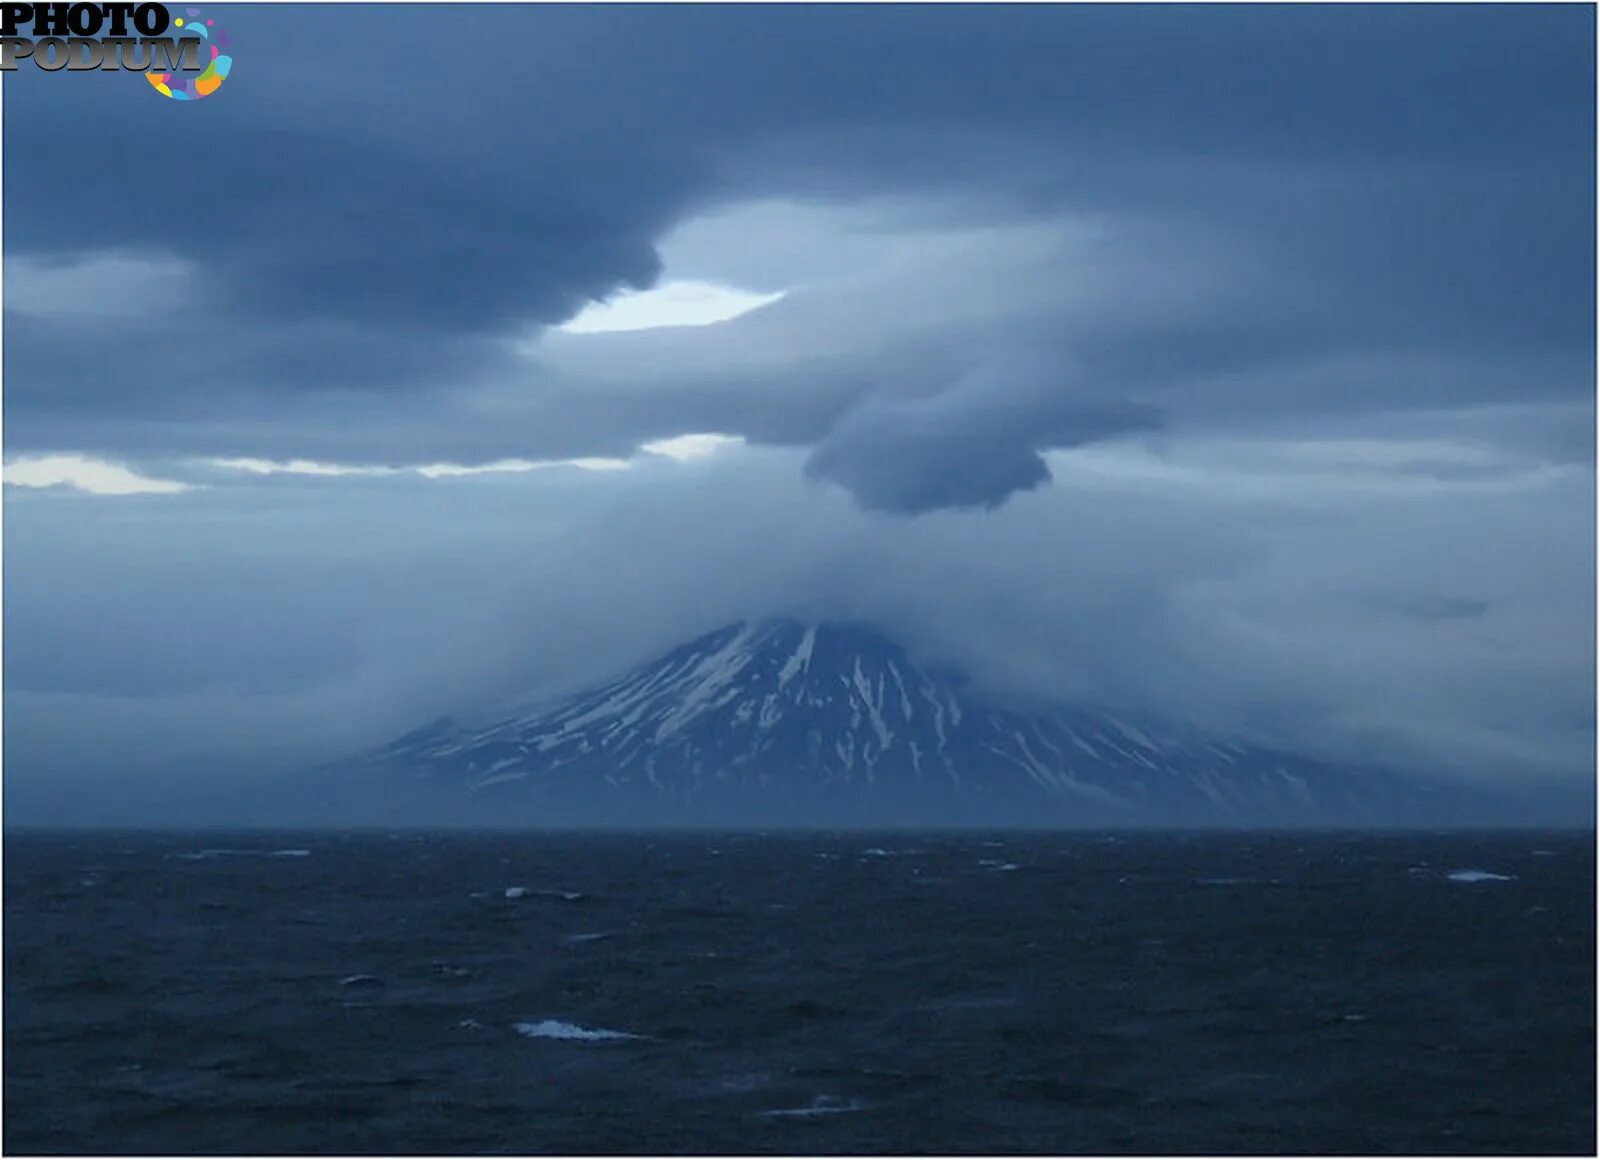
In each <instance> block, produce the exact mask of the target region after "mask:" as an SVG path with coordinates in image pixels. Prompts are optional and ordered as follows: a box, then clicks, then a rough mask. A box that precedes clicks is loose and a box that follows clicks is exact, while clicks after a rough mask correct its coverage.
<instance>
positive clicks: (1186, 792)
mask: <svg viewBox="0 0 1600 1160" xmlns="http://www.w3.org/2000/svg"><path fill="white" fill-rule="evenodd" d="M358 764H359V765H360V766H362V767H365V768H367V769H368V770H369V771H370V770H385V771H391V770H404V771H407V772H408V773H410V774H412V775H413V776H415V777H416V778H418V779H420V780H421V781H423V782H425V783H428V784H430V785H432V786H434V787H436V788H441V789H448V790H449V791H450V792H452V793H455V794H459V795H469V796H470V797H472V798H473V799H475V800H477V801H480V802H483V803H486V804H490V805H492V808H493V809H494V810H495V811H496V813H497V816H500V817H505V816H507V815H516V816H524V817H526V818H527V819H528V820H530V821H533V820H539V819H545V820H562V819H565V818H568V817H570V816H574V815H587V816H592V817H595V818H597V819H601V820H603V819H605V818H607V817H611V816H627V817H630V818H637V817H640V816H653V817H659V818H660V819H661V820H704V821H728V820H756V821H761V822H763V823H779V822H783V821H795V822H803V821H818V822H828V823H837V822H844V821H861V822H900V821H908V822H909V821H923V822H928V821H943V822H957V821H966V820H974V821H975V820H991V821H1009V822H1013V823H1016V822H1028V823H1038V824H1056V823H1093V824H1111V825H1115V824H1127V825H1139V824H1148V823H1183V824H1292V823H1300V824H1307V823H1310V824H1346V823H1357V822H1383V823H1390V824H1393V823H1397V822H1401V821H1405V820H1408V819H1412V818H1415V819H1416V820H1426V819H1430V818H1435V817H1437V816H1439V814H1440V811H1444V810H1449V809H1451V808H1452V805H1453V803H1452V801H1451V795H1450V794H1448V793H1446V792H1445V791H1444V790H1442V789H1440V788H1438V787H1433V786H1428V785H1425V784H1423V783H1420V782H1417V781H1414V780H1411V779H1405V778H1401V777H1399V776H1397V775H1393V774H1389V773H1383V772H1379V771H1375V770H1353V769H1346V768H1341V767H1335V766H1332V765H1329V764H1326V763H1323V762H1318V761H1315V760H1311V759H1308V758H1305V757H1301V756H1297V755H1294V754H1290V753H1283V752H1277V751H1274V750H1270V749H1265V748H1261V747H1258V746H1253V745H1249V744H1244V743H1241V742H1237V741H1231V740H1222V739H1215V738H1207V737H1204V736H1201V735H1200V734H1198V733H1195V732H1193V731H1191V730H1187V729H1183V728H1178V727H1173V726H1165V725H1161V724H1159V723H1152V722H1147V721H1139V722H1131V721H1129V720H1127V719H1126V718H1125V717H1121V716H1117V715H1113V714H1110V713H1106V712H1102V711H1097V710H1094V709H1090V708H1086V707H1081V706H1055V707H1049V708H1045V709H1035V708H1022V707H1018V706H1009V705H999V704H993V703H989V702H987V701H985V700H983V699H981V698H978V697H976V696H974V695H972V694H971V693H970V692H968V691H966V690H965V689H964V688H963V687H962V686H961V685H960V684H959V683H958V682H956V681H954V680H952V679H950V678H946V677H943V676H940V675H937V674H935V673H933V672H930V671H929V670H927V669H925V668H923V667H921V666H919V665H917V664H915V663H913V662H912V661H911V660H910V659H909V658H908V657H907V656H906V654H905V653H904V652H903V651H902V650H901V649H900V648H899V647H898V646H897V645H895V644H894V643H893V642H892V641H890V640H888V639H887V638H885V637H884V636H883V635H882V634H881V633H879V632H877V631H876V630H874V629H872V628H870V627H867V626H863V625H850V624H822V625H816V624H801V623H798V622H795V621H788V620H774V621H760V622H750V623H744V624H738V625H731V626H728V627H726V628H723V629H719V630H718V631H716V632H712V633H709V634H707V635H706V636H703V637H701V638H699V639H697V640H694V641H691V642H689V643H687V644H685V645H683V646H681V647H679V648H677V649H674V650H673V651H672V652H669V653H667V654H666V655H665V656H662V657H660V658H659V659H657V660H655V661H653V662H651V663H649V664H646V665H644V666H642V667H640V668H638V669H636V670H634V671H632V672H630V673H627V674H625V675H623V676H621V677H619V678H617V679H616V680H614V681H611V682H610V683H607V684H605V685H602V686H601V687H599V688H596V689H593V690H591V691H588V692H585V693H580V694H578V695H576V696H572V697H569V698H567V699H564V700H560V701H556V702H554V703H549V704H544V705H540V706H536V707H533V708H531V709H529V710H528V711H526V712H522V713H519V714H515V715H512V716H510V717H508V718H506V719H503V720H500V721H497V722H494V723H492V724H488V725H485V726H482V727H467V726H462V725H458V724H456V723H454V722H451V721H440V722H436V723H435V724H433V725H431V726H428V727H426V728H424V729H421V730H418V731H416V732H414V733H410V734H407V735H406V736H405V737H402V738H400V739H399V740H398V741H396V742H394V743H393V744H391V745H389V746H386V747H384V748H383V749H381V750H378V751H377V752H375V753H372V754H369V755H367V756H366V757H365V758H364V759H362V760H361V761H360V762H359V763H358ZM618 811H621V814H620V815H619V814H618Z"/></svg>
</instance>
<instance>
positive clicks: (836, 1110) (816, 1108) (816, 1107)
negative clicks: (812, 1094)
mask: <svg viewBox="0 0 1600 1160" xmlns="http://www.w3.org/2000/svg"><path fill="white" fill-rule="evenodd" d="M866 1106H867V1105H866V1104H863V1103H861V1102H860V1101H859V1100H844V1099H840V1098H839V1097H838V1096H818V1097H817V1098H816V1099H814V1100H812V1101H811V1105H810V1106H809V1107H804V1108H774V1109H773V1110H772V1111H770V1112H757V1113H756V1115H758V1116H763V1117H766V1118H769V1119H776V1118H787V1117H805V1116H839V1115H843V1114H844V1113H845V1112H859V1111H862V1110H864V1109H865V1108H866Z"/></svg>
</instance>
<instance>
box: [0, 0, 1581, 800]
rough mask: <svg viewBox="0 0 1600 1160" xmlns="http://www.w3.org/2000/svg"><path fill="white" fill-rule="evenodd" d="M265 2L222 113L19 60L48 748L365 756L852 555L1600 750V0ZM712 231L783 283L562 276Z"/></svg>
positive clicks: (670, 261) (874, 576)
mask: <svg viewBox="0 0 1600 1160" xmlns="http://www.w3.org/2000/svg"><path fill="white" fill-rule="evenodd" d="M217 17H218V19H219V21H220V22H222V23H225V24H226V25H227V26H228V30H229V32H230V34H231V36H232V38H233V41H234V44H235V56H236V67H235V70H234V72H233V73H232V74H231V75H230V77H229V79H228V81H227V84H226V85H225V86H224V88H223V89H222V90H221V91H219V92H218V93H217V94H216V95H214V96H213V97H212V98H210V99H207V100H205V101H202V102H195V103H193V104H192V105H191V106H188V107H178V106H177V105H176V103H175V102H168V101H162V100H160V99H158V98H156V97H154V96H152V95H151V94H149V93H146V92H142V91H141V90H142V89H143V88H144V87H145V86H143V85H142V83H141V82H139V81H138V79H137V78H133V77H129V76H126V75H124V74H118V73H94V74H74V75H68V74H65V73H62V74H52V73H43V72H39V71H37V70H33V71H29V70H26V69H24V70H22V71H19V72H18V73H17V74H15V75H13V76H11V77H9V78H8V80H7V93H6V102H5V132H6V138H7V149H8V152H7V160H8V161H9V162H11V164H9V165H8V166H7V167H6V170H5V189H4V195H5V213H6V219H5V242H6V247H5V254H4V274H5V316H4V322H5V349H4V381H5V419H6V448H5V451H6V457H7V462H8V465H9V467H8V475H7V479H8V483H10V484H12V485H13V486H8V487H7V489H6V503H7V507H8V512H7V515H8V521H7V530H6V546H7V548H8V549H10V554H9V563H10V564H11V568H10V569H9V574H8V584H7V591H6V619H7V627H8V628H10V629H11V630H12V632H11V634H10V643H9V644H8V647H7V656H6V660H7V664H6V688H7V693H8V697H12V698H18V699H17V700H13V701H12V702H11V705H12V707H13V711H12V712H11V713H9V714H8V715H7V726H6V728H7V744H8V748H10V747H12V746H13V744H14V743H15V745H16V746H18V747H20V748H17V749H16V750H15V752H22V753H27V754H31V755H32V756H33V759H34V760H36V761H38V762H40V763H41V768H42V767H43V765H44V764H51V762H52V761H53V763H54V765H55V766H57V767H61V768H63V769H65V768H66V767H69V766H70V767H71V770H72V771H76V772H74V773H72V776H79V775H80V774H81V775H82V776H85V777H92V776H97V775H96V774H95V773H94V771H95V770H96V769H98V768H100V767H101V766H103V765H104V764H105V763H107V762H110V761H112V760H113V759H114V758H113V755H114V754H115V753H116V752H117V751H119V750H120V751H121V752H123V753H126V752H128V751H129V749H130V746H131V747H133V748H134V749H138V750H140V751H141V752H146V753H148V756H149V760H148V762H147V763H146V764H148V765H149V766H150V767H151V768H157V767H159V768H171V767H174V766H176V765H180V764H184V763H185V762H187V763H188V765H189V766H191V767H192V766H193V764H194V762H193V760H191V759H192V757H193V746H194V745H199V744H200V742H199V741H197V740H196V739H197V738H199V737H201V736H202V735H203V736H204V737H205V738H207V740H205V742H204V744H203V745H201V748H202V749H204V751H205V752H206V753H208V754H211V755H212V756H213V757H214V758H215V759H216V761H218V762H220V763H221V764H223V765H229V763H230V762H233V763H235V764H237V765H238V766H239V767H241V768H242V766H243V765H246V764H250V763H251V762H255V761H256V757H251V758H250V760H249V761H245V760H243V758H242V756H241V755H243V754H246V753H250V754H253V755H257V756H259V755H261V754H263V753H267V752H269V751H270V752H271V753H273V754H276V755H277V758H275V760H277V759H281V760H282V761H290V760H291V759H292V760H296V761H298V760H301V759H302V758H307V759H309V758H311V757H314V756H317V755H318V754H321V755H327V754H330V753H334V752H338V751H339V750H340V749H341V748H342V747H347V746H350V745H354V744H359V743H365V742H366V741H369V740H373V739H381V736H382V735H383V734H384V731H385V730H389V729H399V728H405V727H408V726H409V725H411V724H415V723H416V720H417V719H421V718H425V717H427V716H429V715H436V714H437V712H442V711H446V710H452V709H456V710H459V709H470V708H471V707H472V706H473V705H481V704H485V703H488V702H491V701H493V700H495V699H496V698H500V697H506V696H511V695H513V694H516V693H518V692H519V691H526V690H528V689H535V688H537V689H545V688H552V687H556V686H560V685H562V684H571V683H572V682H574V681H577V680H579V679H580V678H581V677H583V676H585V675H602V674H603V672H604V671H606V670H607V669H608V667H610V666H615V665H618V664H623V663H627V662H628V661H630V660H637V659H639V658H640V657H641V656H643V655H645V654H647V652H648V651H649V649H651V648H654V647H665V646H669V645H671V644H672V643H674V642H675V641H676V640H678V639H681V638H682V637H683V636H685V635H687V634H688V633H689V632H692V631H695V630H698V629H703V628H710V627H714V626H715V623H717V622H719V618H728V617H732V616H735V615H763V614H766V613H768V612H772V611H779V610H796V609H798V610H801V611H804V610H805V609H808V608H809V609H814V610H817V611H819V612H823V613H828V614H832V612H834V611H838V612H840V613H842V614H849V615H861V616H868V617H871V618H874V619H877V620H880V621H884V622H893V623H894V626H895V627H896V628H897V630H898V631H900V632H901V633H902V634H903V635H904V636H905V637H906V638H907V640H908V642H909V643H911V644H912V645H913V646H914V647H916V648H920V649H924V650H929V651H933V652H939V653H942V654H944V655H947V656H948V657H949V658H950V661H951V663H952V664H956V665H958V666H959V667H962V668H963V669H965V670H969V671H971V672H972V673H974V674H975V675H976V679H979V680H984V681H989V682H992V683H995V684H997V685H1002V686H1005V687H1006V688H1007V689H1008V690H1010V691H1013V692H1020V693H1029V694H1034V695H1041V696H1095V697H1099V698H1102V699H1107V698H1109V699H1116V700H1119V701H1122V702H1126V703H1136V704H1139V705H1142V706H1146V707H1149V708H1152V709H1155V710H1159V711H1162V712H1169V713H1173V714H1176V715H1181V716H1186V717H1190V718H1197V719H1198V718H1205V719H1206V720H1207V721H1208V722H1210V723H1213V724H1216V725H1217V726H1218V727H1228V728H1241V729H1246V728H1247V729H1257V730H1266V731H1268V732H1275V733H1277V734H1279V735H1282V736H1284V737H1286V738H1287V739H1288V740H1290V741H1292V742H1294V743H1297V744H1304V745H1307V746H1311V747H1320V748H1321V749H1324V750H1326V751H1329V752H1335V751H1337V752H1341V753H1345V752H1356V751H1361V752H1365V751H1369V750H1374V749H1376V750H1378V751H1382V752H1384V753H1387V754H1391V755H1394V756H1395V757H1396V759H1405V760H1409V761H1421V762H1424V763H1439V764H1442V765H1445V766H1448V767H1449V768H1451V769H1455V770H1459V771H1464V775H1467V774H1470V775H1472V776H1507V777H1517V776H1525V777H1537V778H1545V779H1551V778H1554V779H1557V780H1560V779H1563V778H1564V779H1566V781H1567V782H1568V783H1571V782H1572V779H1574V778H1577V777H1580V776H1587V775H1589V774H1592V752H1591V750H1592V740H1593V720H1592V716H1593V714H1592V709H1593V679H1592V664H1593V657H1592V642H1593V614H1592V606H1591V602H1590V599H1589V593H1590V591H1591V586H1592V582H1593V576H1592V572H1593V569H1592V562H1591V559H1590V558H1591V556H1592V549H1593V499H1592V483H1593V470H1594V449H1593V442H1592V432H1593V382H1594V369H1595V368H1594V332H1593V329H1594V311H1595V299H1594V247H1595V235H1594V222H1595V204H1594V183H1593V173H1594V150H1593V141H1594V132H1595V124H1594V81H1593V77H1594V59H1593V53H1594V49H1593V44H1594V23H1593V22H1594V16H1593V13H1592V12H1591V11H1589V10H1587V9H1584V8H1582V7H1574V6H1541V5H1518V6H1490V5H1473V6H1370V7H1369V6H1345V5H1340V6H1326V7H1315V6H1238V7H1211V6H1195V5H1183V6H1172V7H1163V8H1159V9H1146V8H1143V7H1140V6H1121V5H1103V6H1102V5H1084V6H1038V7H1011V6H1005V7H995V6H982V7H978V6H972V7H968V6H955V5H949V6H929V7H913V6H884V7H878V6H868V5H854V6H844V7H829V8H824V7H800V6H777V7H772V6H748V7H747V6H720V5H719V6H707V7H696V6H674V5H665V6H663V5H650V6H642V7H615V8H608V7H589V6H551V7H543V8H540V7H521V6H462V7H452V8H443V7H427V6H398V5H397V6H338V7H333V6H326V7H325V6H301V5H297V6H294V7H293V8H292V9H291V8H289V7H287V6H285V7H275V6H271V5H262V6H245V7H240V8H237V9H229V10H227V11H226V12H223V11H219V12H218V14H217ZM351 46H359V51H352V50H351ZM157 173H158V175H154V174H157ZM685 284H695V285H713V286H721V287H726V288H729V292H730V293H733V292H735V291H736V292H737V293H738V294H741V295H744V296H745V297H746V298H747V299H748V300H750V301H760V302H761V303H763V304H762V305H760V306H758V307H757V308H755V309H749V310H747V312H745V313H741V314H738V316H736V317H732V318H730V319H727V320H724V321H718V322H716V323H715V324H710V325H698V326H683V325H674V326H668V325H661V326H655V327H649V326H646V327H643V328H640V329H636V330H628V331H608V330H605V329H603V328H600V329H594V328H588V329H585V328H579V327H574V328H572V329H564V326H565V325H566V324H568V323H571V322H572V320H573V319H574V318H577V317H579V316H580V315H582V314H583V313H584V312H585V311H586V310H590V309H593V308H594V307H595V304H597V303H603V302H606V301H614V300H617V299H618V298H619V297H622V298H624V299H626V298H628V297H629V296H633V295H638V294H640V293H641V292H648V291H649V290H651V288H659V287H663V286H668V287H670V286H676V285H685ZM644 301H645V302H646V303H648V299H645V300H644ZM641 309H643V308H641ZM711 434H715V435H718V436H722V437H723V438H722V439H721V440H719V441H708V442H703V443H694V442H692V441H691V442H687V443H684V442H678V443H673V442H672V441H675V440H677V441H682V440H683V439H684V437H686V436H704V435H711ZM660 447H668V448H669V450H670V449H678V448H687V449H689V450H672V453H667V452H663V451H661V450H651V448H660ZM45 456H53V457H57V458H56V459H53V460H51V461H49V462H50V463H52V464H54V466H51V467H50V468H49V469H48V470H44V469H40V468H38V467H37V466H36V467H35V469H34V470H35V476H34V477H33V478H32V480H31V481H32V482H46V483H48V482H50V481H52V480H57V479H60V478H68V477H71V478H78V479H80V483H82V486H81V487H80V491H83V492H93V491H94V490H95V486H96V485H95V484H94V483H93V479H92V478H91V476H90V475H82V476H73V474H72V473H73V471H75V470H79V469H77V468H71V467H70V464H71V463H76V462H82V463H85V464H89V465H90V466H89V467H85V468H82V469H81V470H82V471H84V472H91V473H92V471H93V470H100V471H101V472H102V475H101V477H100V478H102V479H103V478H105V477H104V474H103V473H104V471H105V470H109V469H108V468H98V469H97V468H94V467H93V465H94V464H115V465H118V466H120V467H121V468H123V469H125V472H127V473H131V475H128V476H127V477H126V478H125V479H124V480H123V482H122V483H121V484H119V486H120V487H122V489H123V491H124V492H126V491H129V490H133V491H137V490H139V484H138V481H139V480H141V479H144V480H148V481H150V483H149V486H148V488H147V490H149V491H150V494H117V495H111V494H77V493H71V488H72V485H71V483H70V482H69V483H68V484H65V485H63V484H60V483H57V484H56V486H54V487H46V488H37V487H27V486H23V485H25V484H27V483H29V482H30V477H29V476H28V468H27V466H26V465H27V464H28V463H30V462H37V461H39V457H45ZM63 456H76V457H78V459H76V460H70V461H69V460H66V459H62V458H60V457H63ZM63 463H68V464H69V466H68V467H62V466H61V464H63ZM480 469H481V470H483V471H484V474H481V475H463V474H462V473H465V472H473V471H479V470H480ZM63 472H64V473H65V474H64V475H63ZM52 473H54V474H52ZM424 473H426V474H424ZM128 479H131V480H132V481H133V482H132V483H131V484H130V483H128V482H127V480H128ZM85 480H87V481H88V482H83V481H85ZM158 486H159V487H161V488H164V489H165V490H164V491H161V492H160V493H157V491H156V489H157V487H158ZM64 489H65V490H66V491H67V492H68V494H63V490H64ZM752 539H758V540H759V542H761V543H762V544H763V546H764V548H765V551H764V552H763V553H761V555H760V558H759V559H752V554H751V553H750V551H749V549H748V545H749V543H750V542H751V540H752ZM1423 545H1426V547H1425V548H1424V547H1423ZM975 557H981V558H983V559H984V561H985V563H984V565H983V566H982V567H977V566H975V565H973V564H972V563H971V561H972V560H973V559H974V558H975ZM402 573H404V574H406V575H409V576H416V577H419V579H418V580H416V581H415V582H409V581H408V582H404V583H401V582H398V581H395V580H393V579H392V578H393V577H395V576H398V575H400V574H402ZM1573 642H1578V643H1573ZM1585 642H1586V643H1585ZM135 701H136V702H137V703H138V704H139V705H141V706H142V708H140V709H139V710H138V711H133V710H130V709H129V708H128V706H129V705H130V704H131V703H133V702H135ZM17 705H23V706H27V708H25V709H24V710H23V711H22V713H21V716H20V718H19V714H18V711H17V709H16V708H15V706H17ZM202 721H203V722H204V724H203V725H202V724H200V722H202ZM288 721H292V722H295V724H294V725H292V726H285V725H284V724H283V723H284V722H288ZM223 722H227V724H226V725H224V724H223ZM83 723H92V727H87V728H85V727H82V726H83ZM141 723H142V724H141ZM101 726H103V727H104V730H103V731H104V732H105V735H106V736H108V737H115V738H116V739H117V740H116V742H115V743H114V744H112V745H109V746H108V747H107V748H106V750H105V752H100V751H98V750H96V749H95V746H94V745H93V744H91V743H90V741H89V740H88V739H87V735H88V734H89V733H94V732H96V731H97V730H100V729H101ZM74 729H76V730H77V733H78V737H77V740H75V741H74V743H73V744H74V746H77V748H76V749H73V752H74V753H77V756H76V757H74V758H73V759H72V760H71V761H68V760H67V759H66V758H65V757H64V756H62V755H63V754H65V753H66V752H67V749H68V748H71V747H67V746H65V744H64V743H62V744H57V743H56V742H55V741H53V740H52V739H53V738H58V737H59V736H60V735H61V734H62V733H63V731H66V732H71V731H73V730H74ZM289 733H292V734H294V735H295V736H296V737H298V738H299V739H300V740H299V741H297V742H294V743H292V744H291V743H288V742H286V741H284V738H285V735H286V734H289ZM271 737H276V738H278V739H279V741H278V742H269V741H267V740H266V739H267V738H271ZM185 739H187V740H185ZM279 742H282V744H280V743H279ZM291 750H293V752H292V753H291V752H290V751H291ZM184 753H188V754H190V757H188V758H184V757H182V754H184ZM52 754H53V755H54V757H51V755H52ZM230 755H231V756H230ZM47 759H48V760H47ZM209 760H210V759H208V761H209ZM263 760H264V759H263ZM257 763H258V764H259V762H257ZM62 776H66V774H62Z"/></svg>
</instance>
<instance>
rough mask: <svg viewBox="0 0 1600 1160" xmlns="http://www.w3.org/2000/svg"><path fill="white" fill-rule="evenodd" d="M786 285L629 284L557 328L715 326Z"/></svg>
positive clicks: (770, 298)
mask: <svg viewBox="0 0 1600 1160" xmlns="http://www.w3.org/2000/svg"><path fill="white" fill-rule="evenodd" d="M783 295H784V292H783V291H781V290H780V291H778V292H777V293H774V294H757V293H754V292H753V291H750V290H739V289H736V288H735V287H732V286H722V285H718V284H717V283H715V282H689V281H679V282H664V283H662V284H661V285H660V286H656V287H654V288H653V289H650V290H629V291H624V292H623V293H621V294H618V295H617V296H616V297H614V298H611V299H608V300H607V301H605V302H593V303H590V304H589V305H588V306H586V307H584V309H583V310H582V311H580V312H579V313H578V315H577V317H575V318H573V319H571V320H570V321H568V322H566V323H564V324H563V325H562V326H560V327H558V328H557V329H559V330H563V331H565V332H566V333H568V334H604V333H607V332H610V331H618V330H656V329H659V328H662V327H671V326H711V325H713V324H715V323H718V322H727V321H729V320H730V319H734V318H738V317H739V316H740V315H742V314H749V313H750V312H751V311H752V310H757V309H760V308H761V307H763V306H766V305H768V304H770V303H773V302H776V301H778V299H780V298H782V297H783Z"/></svg>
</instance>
